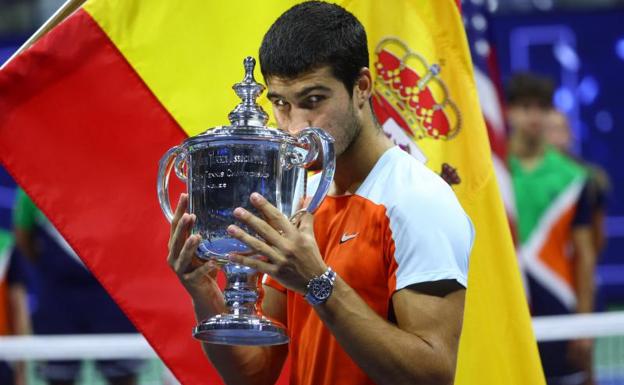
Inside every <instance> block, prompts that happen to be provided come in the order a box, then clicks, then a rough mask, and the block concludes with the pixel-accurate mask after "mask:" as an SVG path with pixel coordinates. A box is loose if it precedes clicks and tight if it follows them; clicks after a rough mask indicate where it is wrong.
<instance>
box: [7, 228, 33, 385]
mask: <svg viewBox="0 0 624 385" xmlns="http://www.w3.org/2000/svg"><path fill="white" fill-rule="evenodd" d="M13 245H14V242H13V236H12V235H11V233H9V232H7V231H3V230H0V336H8V335H25V334H30V315H29V313H28V304H27V294H26V281H27V279H26V269H25V266H24V262H23V260H22V256H21V255H20V254H19V253H15V252H14V251H15V250H14V247H13ZM0 384H7V385H26V368H25V364H24V363H23V362H15V363H12V364H11V363H7V362H2V361H0Z"/></svg>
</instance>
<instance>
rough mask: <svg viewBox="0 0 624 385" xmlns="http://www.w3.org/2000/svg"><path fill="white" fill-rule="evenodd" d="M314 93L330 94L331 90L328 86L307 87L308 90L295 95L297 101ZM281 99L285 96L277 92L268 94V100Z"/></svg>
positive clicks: (305, 89)
mask: <svg viewBox="0 0 624 385" xmlns="http://www.w3.org/2000/svg"><path fill="white" fill-rule="evenodd" d="M314 91H324V92H330V91H331V88H329V87H326V86H322V85H314V86H309V87H306V88H304V89H302V90H301V91H299V92H297V93H296V94H295V97H296V98H297V99H301V98H302V97H304V96H306V95H307V94H309V93H312V92H314ZM281 97H283V96H282V95H280V94H278V93H277V92H274V91H269V92H268V93H267V99H276V98H281Z"/></svg>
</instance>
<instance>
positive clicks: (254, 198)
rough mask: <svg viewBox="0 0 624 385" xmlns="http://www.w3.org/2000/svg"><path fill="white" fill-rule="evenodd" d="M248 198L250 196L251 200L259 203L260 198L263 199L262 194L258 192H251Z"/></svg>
mask: <svg viewBox="0 0 624 385" xmlns="http://www.w3.org/2000/svg"><path fill="white" fill-rule="evenodd" d="M250 198H251V201H252V202H254V203H260V202H262V199H264V198H263V197H262V195H260V194H258V193H257V192H255V193H252V194H251V197H250Z"/></svg>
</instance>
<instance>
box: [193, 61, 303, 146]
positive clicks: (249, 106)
mask: <svg viewBox="0 0 624 385" xmlns="http://www.w3.org/2000/svg"><path fill="white" fill-rule="evenodd" d="M243 65H244V67H245V76H244V78H243V80H242V81H241V82H238V83H236V84H234V85H233V86H232V89H234V91H235V92H236V95H238V97H239V98H241V102H240V103H239V104H238V105H237V106H236V107H235V108H234V109H233V110H232V111H231V112H230V113H229V115H228V118H229V120H230V125H229V126H219V127H215V128H212V129H208V130H207V131H205V132H203V133H201V134H199V135H197V136H195V137H192V138H189V139H187V140H186V141H185V142H188V144H196V143H198V142H204V141H209V140H211V139H213V138H214V139H223V137H231V138H233V139H234V138H236V137H244V138H247V139H254V138H258V139H261V138H262V139H269V140H271V139H273V140H294V138H293V137H292V136H291V135H290V134H288V133H286V132H284V131H281V130H278V129H276V128H271V127H267V126H266V124H267V122H268V120H269V115H268V114H267V113H266V112H265V111H264V109H263V108H262V106H260V105H259V104H258V103H257V101H256V99H257V98H258V97H259V96H260V95H261V94H262V92H263V91H264V90H265V86H263V85H262V84H260V83H258V82H256V79H255V78H254V75H253V71H254V68H255V66H256V60H255V59H254V58H253V57H251V56H247V57H246V58H245V60H244V61H243Z"/></svg>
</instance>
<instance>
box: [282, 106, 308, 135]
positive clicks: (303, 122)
mask: <svg viewBox="0 0 624 385" xmlns="http://www.w3.org/2000/svg"><path fill="white" fill-rule="evenodd" d="M311 126H312V117H311V116H310V113H309V111H306V110H304V109H292V110H291V111H290V119H289V122H288V127H286V129H287V131H288V132H289V133H291V134H293V135H294V134H297V133H298V132H299V131H301V130H303V129H304V128H308V127H311Z"/></svg>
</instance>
